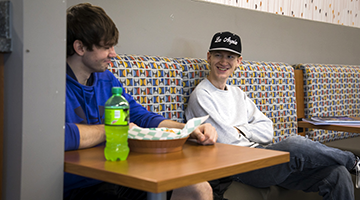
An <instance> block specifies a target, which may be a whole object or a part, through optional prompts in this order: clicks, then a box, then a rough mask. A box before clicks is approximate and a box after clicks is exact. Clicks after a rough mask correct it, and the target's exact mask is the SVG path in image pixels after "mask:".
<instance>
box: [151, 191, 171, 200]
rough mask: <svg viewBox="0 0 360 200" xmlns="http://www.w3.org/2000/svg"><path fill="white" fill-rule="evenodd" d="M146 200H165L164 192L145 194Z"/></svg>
mask: <svg viewBox="0 0 360 200" xmlns="http://www.w3.org/2000/svg"><path fill="white" fill-rule="evenodd" d="M147 200H166V192H161V193H152V192H148V193H147Z"/></svg>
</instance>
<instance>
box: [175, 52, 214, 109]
mask: <svg viewBox="0 0 360 200" xmlns="http://www.w3.org/2000/svg"><path fill="white" fill-rule="evenodd" d="M177 60H178V61H179V62H180V63H181V66H182V69H183V76H182V77H183V97H184V110H185V108H186V106H187V103H188V101H189V97H190V94H191V92H192V91H193V90H194V89H195V87H196V86H197V85H198V84H199V83H200V82H201V81H202V80H203V79H204V78H205V77H206V76H207V75H209V72H210V68H209V65H208V62H207V61H206V60H204V59H199V58H178V59H177Z"/></svg>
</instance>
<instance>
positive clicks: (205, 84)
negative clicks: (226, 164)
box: [185, 79, 274, 147]
mask: <svg viewBox="0 0 360 200" xmlns="http://www.w3.org/2000/svg"><path fill="white" fill-rule="evenodd" d="M226 88H227V90H220V89H218V88H216V87H215V86H214V85H212V83H211V82H210V81H209V80H208V79H204V80H203V81H201V82H200V83H199V85H197V86H196V88H195V90H194V91H193V92H192V93H191V95H190V99H189V102H188V105H187V108H186V110H185V116H186V119H187V120H189V119H191V118H194V117H202V116H205V115H209V118H208V119H207V120H206V122H205V123H210V124H212V125H213V126H214V127H215V128H216V131H217V133H218V136H219V137H218V141H217V142H220V143H226V144H233V145H239V146H247V147H254V146H257V145H258V144H269V143H270V142H272V138H273V132H274V131H273V123H272V121H271V120H270V119H269V118H267V117H266V116H265V115H264V114H263V113H262V112H261V111H260V110H259V109H258V108H257V107H256V105H255V104H254V102H253V101H252V100H251V99H249V98H248V97H247V95H246V94H245V93H244V92H243V91H242V90H241V89H240V88H239V87H237V86H231V85H226ZM234 127H236V128H238V129H239V130H240V131H241V132H242V133H244V134H245V136H246V137H244V136H243V135H242V134H239V132H238V131H237V130H236V128H234Z"/></svg>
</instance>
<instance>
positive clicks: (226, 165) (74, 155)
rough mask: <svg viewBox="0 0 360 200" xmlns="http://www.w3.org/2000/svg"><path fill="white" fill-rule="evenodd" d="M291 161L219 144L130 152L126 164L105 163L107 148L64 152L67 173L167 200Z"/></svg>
mask: <svg viewBox="0 0 360 200" xmlns="http://www.w3.org/2000/svg"><path fill="white" fill-rule="evenodd" d="M288 161H289V153H287V152H281V151H273V150H265V149H255V148H248V147H239V146H234V145H227V144H220V143H217V144H215V145H209V146H202V145H198V144H196V143H194V142H189V141H188V142H186V143H185V145H184V147H183V150H182V151H179V152H174V153H167V154H144V153H135V152H130V154H129V157H128V158H127V160H126V161H116V162H111V161H106V160H105V157H104V146H99V147H94V148H89V149H83V150H75V151H67V152H65V166H64V168H65V172H68V173H72V174H77V175H81V176H85V177H89V178H94V179H98V180H102V181H106V182H110V183H115V184H119V185H122V186H126V187H131V188H135V189H139V190H143V191H147V192H148V194H149V195H148V199H165V198H166V191H169V190H173V189H176V188H180V187H184V186H188V185H192V184H196V183H199V182H203V181H210V180H213V179H218V178H222V177H226V176H231V175H234V174H238V173H243V172H248V171H251V170H255V169H260V168H264V167H268V166H272V165H276V164H280V163H285V162H288Z"/></svg>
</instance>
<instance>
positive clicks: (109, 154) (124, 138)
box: [104, 87, 130, 161]
mask: <svg viewBox="0 0 360 200" xmlns="http://www.w3.org/2000/svg"><path fill="white" fill-rule="evenodd" d="M111 91H112V94H113V95H112V96H111V97H110V98H109V99H108V100H107V101H106V103H105V134H106V146H105V149H104V154H105V158H106V160H111V161H116V160H126V158H127V156H128V155H129V151H130V150H129V146H128V130H129V103H128V102H127V101H126V99H125V97H123V96H122V93H123V90H122V88H121V87H113V88H112V90H111Z"/></svg>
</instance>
